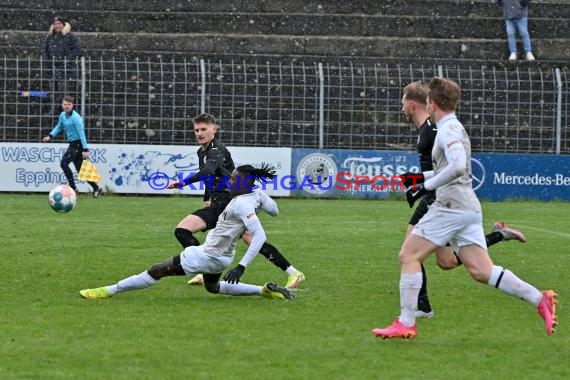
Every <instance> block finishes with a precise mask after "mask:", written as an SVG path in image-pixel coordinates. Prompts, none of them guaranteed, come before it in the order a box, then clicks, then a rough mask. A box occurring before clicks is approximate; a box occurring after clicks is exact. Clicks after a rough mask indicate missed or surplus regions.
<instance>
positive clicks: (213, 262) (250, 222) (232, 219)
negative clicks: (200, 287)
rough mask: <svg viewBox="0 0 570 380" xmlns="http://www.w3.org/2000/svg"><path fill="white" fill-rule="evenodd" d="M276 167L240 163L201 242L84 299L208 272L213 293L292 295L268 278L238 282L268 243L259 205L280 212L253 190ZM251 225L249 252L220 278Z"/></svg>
mask: <svg viewBox="0 0 570 380" xmlns="http://www.w3.org/2000/svg"><path fill="white" fill-rule="evenodd" d="M274 175H275V169H274V168H272V167H269V166H266V165H262V167H261V168H260V169H256V168H254V167H253V166H251V165H244V166H240V167H238V168H237V169H236V170H234V172H233V173H232V175H231V178H230V188H231V196H232V199H231V201H230V202H229V204H228V205H227V207H226V208H225V209H224V210H223V211H222V212H221V214H220V217H219V218H218V223H217V224H216V227H215V228H214V229H213V230H212V231H210V233H209V234H208V236H207V237H206V241H205V242H204V244H203V245H200V246H196V245H193V246H190V247H187V248H186V249H184V251H182V253H181V254H180V255H178V256H174V257H173V258H171V259H168V260H166V261H165V262H163V263H161V264H156V265H154V266H152V267H151V268H150V269H148V270H147V271H144V272H142V273H139V274H137V275H134V276H131V277H128V278H125V279H123V280H121V281H119V282H118V283H116V284H114V285H109V286H103V287H100V288H95V289H85V290H81V291H80V292H79V293H80V294H81V295H82V296H83V297H85V298H89V299H91V298H108V297H111V296H114V295H115V294H118V293H122V292H126V291H130V290H137V289H145V288H148V287H150V286H152V285H154V284H156V283H157V281H158V280H160V279H161V278H163V277H167V276H195V275H197V274H203V275H204V287H205V288H206V290H207V291H208V292H210V293H214V294H218V293H219V294H227V295H232V296H250V295H260V296H265V297H267V298H274V299H292V298H293V297H294V294H293V293H292V291H291V290H289V289H287V288H282V287H279V286H277V285H276V284H274V283H272V282H268V283H266V284H265V285H263V286H257V285H249V284H243V283H239V281H240V278H241V276H242V275H243V272H244V270H245V268H246V267H247V266H248V265H249V264H250V263H251V261H252V260H253V259H254V258H255V256H256V255H257V253H258V252H259V249H260V248H261V247H262V246H263V243H264V242H265V231H264V230H263V227H262V225H261V222H260V221H259V219H258V218H257V211H258V210H259V208H261V209H263V210H264V211H265V212H267V213H268V214H269V215H272V216H276V215H277V214H278V208H277V204H276V203H275V201H274V200H273V199H271V198H270V197H269V196H268V195H266V194H265V193H264V192H262V191H253V190H252V188H253V187H254V186H255V181H256V180H263V179H264V178H269V179H272V178H273V177H274ZM246 229H248V230H249V231H250V232H251V235H252V240H251V244H250V245H249V247H248V249H247V252H246V253H245V255H244V256H243V258H242V259H241V261H240V262H239V264H238V265H237V266H236V267H235V268H234V269H232V270H230V271H229V272H227V273H226V275H225V276H224V280H225V281H222V282H220V277H221V274H222V271H223V270H225V269H226V268H228V267H229V266H230V264H231V263H232V261H233V259H234V256H235V247H236V244H237V242H238V240H239V239H240V237H241V235H242V234H243V232H244V231H245V230H246Z"/></svg>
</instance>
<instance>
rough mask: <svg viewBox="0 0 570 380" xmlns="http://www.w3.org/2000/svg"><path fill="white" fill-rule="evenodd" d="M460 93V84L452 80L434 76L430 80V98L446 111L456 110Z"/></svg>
mask: <svg viewBox="0 0 570 380" xmlns="http://www.w3.org/2000/svg"><path fill="white" fill-rule="evenodd" d="M460 93H461V90H460V89H459V85H458V84H457V83H455V82H454V81H452V80H449V79H445V78H441V77H433V78H432V80H431V81H430V82H429V94H428V96H429V100H430V101H431V100H433V101H434V102H435V104H437V105H438V106H439V108H441V109H442V110H444V111H448V112H450V111H455V108H456V107H457V103H458V102H459V95H460Z"/></svg>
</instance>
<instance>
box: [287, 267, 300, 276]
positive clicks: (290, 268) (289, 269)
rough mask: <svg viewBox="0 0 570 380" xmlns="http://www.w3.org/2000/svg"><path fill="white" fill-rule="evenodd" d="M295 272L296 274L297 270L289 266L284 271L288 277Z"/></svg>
mask: <svg viewBox="0 0 570 380" xmlns="http://www.w3.org/2000/svg"><path fill="white" fill-rule="evenodd" d="M297 272H298V270H297V268H295V267H294V266H293V265H289V266H288V267H287V269H285V273H287V274H288V275H289V276H291V275H292V274H295V273H297Z"/></svg>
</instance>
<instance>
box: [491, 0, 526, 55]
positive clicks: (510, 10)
mask: <svg viewBox="0 0 570 380" xmlns="http://www.w3.org/2000/svg"><path fill="white" fill-rule="evenodd" d="M529 1H530V0H498V3H499V6H500V7H501V9H502V10H503V18H504V19H505V26H506V28H507V40H508V42H509V51H510V53H511V54H510V55H509V61H511V62H514V61H516V60H517V38H516V32H517V30H518V32H519V34H520V36H521V39H522V41H523V49H524V56H525V59H526V60H527V61H534V55H533V54H532V45H531V43H530V34H529V33H528V3H529Z"/></svg>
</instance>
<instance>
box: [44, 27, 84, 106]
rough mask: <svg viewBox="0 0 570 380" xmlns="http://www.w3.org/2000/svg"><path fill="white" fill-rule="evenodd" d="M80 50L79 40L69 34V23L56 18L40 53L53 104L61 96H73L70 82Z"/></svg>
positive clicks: (57, 102) (73, 75) (59, 99)
mask: <svg viewBox="0 0 570 380" xmlns="http://www.w3.org/2000/svg"><path fill="white" fill-rule="evenodd" d="M80 49H81V48H80V43H79V39H78V38H77V37H76V36H75V35H74V34H73V33H71V23H69V21H67V20H65V19H64V18H61V17H56V18H55V19H54V20H53V23H52V24H51V26H50V28H49V31H48V36H47V38H46V41H45V44H44V48H43V51H42V57H43V59H44V62H43V63H44V76H45V77H47V78H51V79H52V81H51V82H52V83H51V86H50V90H51V92H52V94H51V99H52V102H53V103H55V104H59V102H60V101H61V98H62V97H63V94H70V93H71V94H75V91H74V89H73V88H72V83H71V82H73V81H74V80H75V72H74V71H75V60H76V59H77V58H79V54H80ZM70 81H71V82H70ZM68 82H70V83H68ZM54 111H56V110H54ZM57 111H59V110H57ZM50 112H51V111H50Z"/></svg>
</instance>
